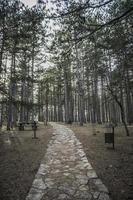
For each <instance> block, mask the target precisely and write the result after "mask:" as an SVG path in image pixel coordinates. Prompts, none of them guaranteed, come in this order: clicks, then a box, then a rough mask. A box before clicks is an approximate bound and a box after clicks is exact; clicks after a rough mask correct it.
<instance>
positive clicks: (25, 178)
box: [0, 124, 133, 200]
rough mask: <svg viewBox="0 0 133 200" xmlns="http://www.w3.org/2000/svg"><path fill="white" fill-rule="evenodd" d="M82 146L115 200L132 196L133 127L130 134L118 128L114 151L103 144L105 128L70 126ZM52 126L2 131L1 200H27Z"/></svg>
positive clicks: (0, 142)
mask: <svg viewBox="0 0 133 200" xmlns="http://www.w3.org/2000/svg"><path fill="white" fill-rule="evenodd" d="M68 127H69V128H71V129H72V130H73V131H74V132H75V135H76V136H77V138H78V139H79V140H80V142H81V143H82V145H83V148H84V151H85V153H86V156H87V158H88V161H89V162H90V163H91V164H92V166H93V168H94V169H95V171H96V172H97V174H98V176H99V178H100V179H101V180H102V182H103V183H104V184H105V185H106V186H107V188H108V189H109V192H110V196H111V197H112V199H113V200H132V199H133V126H132V127H130V137H127V136H126V134H125V132H124V128H123V127H117V128H116V129H115V150H113V149H112V148H108V145H105V144H104V131H105V130H104V129H103V127H102V126H101V125H97V126H96V127H95V131H96V136H94V135H93V134H92V132H93V131H92V126H90V125H84V126H83V127H81V126H78V125H76V124H74V125H68ZM52 132H53V129H52V127H51V126H44V125H43V124H42V125H40V126H39V129H38V131H37V136H38V139H32V137H33V131H28V130H27V131H21V132H20V131H10V132H7V131H2V132H0V200H24V199H25V198H26V195H27V193H28V191H29V189H30V187H31V185H32V182H33V180H34V176H35V174H36V173H37V170H38V168H39V166H40V162H41V160H42V158H43V156H44V154H45V152H46V149H47V144H48V142H49V140H50V139H51V136H52Z"/></svg>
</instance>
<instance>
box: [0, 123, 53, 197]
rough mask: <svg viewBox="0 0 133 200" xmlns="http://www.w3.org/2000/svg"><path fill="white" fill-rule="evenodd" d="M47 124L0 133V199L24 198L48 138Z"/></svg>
mask: <svg viewBox="0 0 133 200" xmlns="http://www.w3.org/2000/svg"><path fill="white" fill-rule="evenodd" d="M51 133H52V128H51V127H50V126H47V127H44V126H43V125H40V126H39V129H38V131H37V136H38V139H33V138H32V137H33V131H30V130H29V131H28V130H26V131H21V132H20V131H13V132H12V131H10V132H6V131H3V132H1V133H0V200H24V199H25V197H26V195H27V193H28V191H29V189H30V187H31V184H32V181H33V179H34V176H35V174H36V172H37V170H38V167H39V165H40V162H41V159H42V157H43V156H44V154H45V151H46V148H47V143H48V141H49V139H50V137H51Z"/></svg>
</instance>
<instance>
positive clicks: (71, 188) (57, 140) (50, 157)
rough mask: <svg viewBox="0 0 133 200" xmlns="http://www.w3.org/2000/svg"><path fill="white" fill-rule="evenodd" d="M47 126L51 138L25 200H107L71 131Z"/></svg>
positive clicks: (57, 125)
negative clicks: (51, 135) (51, 128)
mask: <svg viewBox="0 0 133 200" xmlns="http://www.w3.org/2000/svg"><path fill="white" fill-rule="evenodd" d="M51 125H52V126H53V128H54V133H53V137H52V139H51V141H50V143H49V145H48V149H47V153H46V155H45V156H44V159H43V160H42V163H41V165H40V168H39V170H38V172H37V174H36V177H35V180H34V182H33V184H32V187H31V189H30V191H29V194H28V196H27V198H26V200H64V199H65V200H95V199H97V200H109V195H108V190H107V188H106V187H105V185H103V183H102V181H101V180H100V179H99V178H98V177H97V174H96V173H95V171H94V170H93V168H92V166H91V165H90V163H89V162H88V160H87V158H86V155H85V153H84V151H83V148H82V145H81V143H80V142H79V140H78V139H77V138H76V136H75V135H74V133H73V131H72V130H70V129H69V128H67V127H65V126H63V125H59V124H56V123H51Z"/></svg>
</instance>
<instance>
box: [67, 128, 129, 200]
mask: <svg viewBox="0 0 133 200" xmlns="http://www.w3.org/2000/svg"><path fill="white" fill-rule="evenodd" d="M68 127H70V128H71V129H72V130H73V131H74V132H75V134H76V136H77V138H78V139H79V140H80V141H81V143H82V145H83V148H84V151H85V153H86V156H87V158H88V160H89V162H90V163H91V164H92V166H93V167H94V169H95V170H96V172H97V174H98V176H99V177H100V178H101V179H102V181H103V183H104V184H105V185H106V186H107V187H108V189H109V192H110V196H111V198H112V199H113V200H133V127H130V128H129V129H130V137H127V136H125V132H124V128H123V127H117V128H116V129H115V150H113V149H112V148H111V146H110V144H109V145H108V144H106V145H105V143H104V132H105V128H103V127H102V126H101V125H97V126H95V128H94V129H95V130H94V132H96V136H94V135H93V134H92V133H93V128H92V126H91V125H84V126H83V127H80V126H78V125H69V126H68Z"/></svg>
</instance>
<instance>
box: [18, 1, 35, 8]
mask: <svg viewBox="0 0 133 200" xmlns="http://www.w3.org/2000/svg"><path fill="white" fill-rule="evenodd" d="M21 1H22V2H23V3H24V4H25V5H28V6H30V7H32V6H34V5H35V4H36V2H37V0H21Z"/></svg>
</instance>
